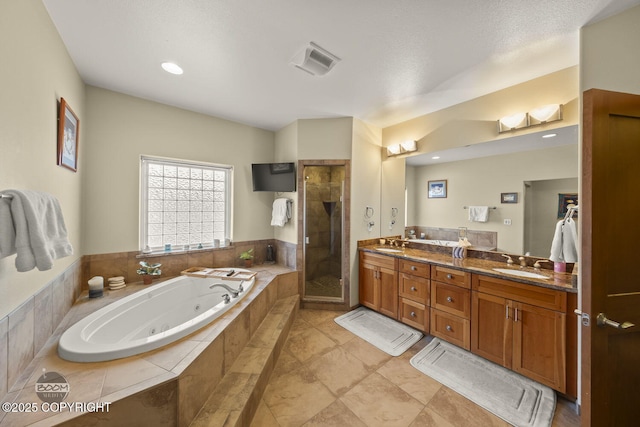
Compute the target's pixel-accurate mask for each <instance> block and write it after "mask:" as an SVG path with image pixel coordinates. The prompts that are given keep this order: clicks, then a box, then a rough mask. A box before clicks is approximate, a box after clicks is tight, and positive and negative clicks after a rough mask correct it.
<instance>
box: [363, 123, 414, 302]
mask: <svg viewBox="0 0 640 427" xmlns="http://www.w3.org/2000/svg"><path fill="white" fill-rule="evenodd" d="M381 140H382V130H381V129H380V128H377V127H375V126H372V125H369V124H367V123H365V122H363V121H361V120H357V119H354V120H353V158H352V161H351V239H350V246H351V251H350V252H351V253H350V256H351V295H350V302H351V306H355V305H357V304H358V251H357V242H358V240H364V239H371V238H374V237H379V236H380V233H381V229H380V221H381V215H380V212H381V210H380V206H381V205H380V197H381V187H380V186H381V179H382V168H381V166H380V161H381ZM397 179H398V180H399V181H404V179H403V178H402V177H401V176H398V177H397ZM403 185H404V184H403ZM367 206H371V207H372V208H373V209H374V215H373V218H371V220H372V221H374V222H375V226H374V227H373V229H372V230H371V231H369V230H368V228H367V221H369V219H365V218H364V212H365V208H366V207H367Z"/></svg>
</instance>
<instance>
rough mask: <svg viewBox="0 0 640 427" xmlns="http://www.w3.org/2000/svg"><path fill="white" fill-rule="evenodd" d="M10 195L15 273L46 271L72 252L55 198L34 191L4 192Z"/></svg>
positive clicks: (60, 210)
mask: <svg viewBox="0 0 640 427" xmlns="http://www.w3.org/2000/svg"><path fill="white" fill-rule="evenodd" d="M2 193H3V194H10V195H13V199H12V200H11V216H12V218H13V224H14V227H15V252H16V253H17V256H16V268H17V269H18V271H20V272H23V271H30V270H33V268H34V267H38V270H40V271H43V270H49V269H51V267H53V260H54V259H58V258H62V257H65V256H68V255H71V254H72V253H73V248H72V247H71V244H70V243H69V239H68V238H67V227H66V226H65V224H64V218H63V217H62V209H60V204H59V203H58V199H56V198H55V197H54V196H52V195H50V194H47V193H41V192H37V191H26V190H24V191H18V190H7V191H3V192H2Z"/></svg>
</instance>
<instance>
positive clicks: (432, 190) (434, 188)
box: [428, 179, 447, 199]
mask: <svg viewBox="0 0 640 427" xmlns="http://www.w3.org/2000/svg"><path fill="white" fill-rule="evenodd" d="M428 185H429V198H430V199H443V198H445V197H447V180H446V179H440V180H438V181H429V182H428Z"/></svg>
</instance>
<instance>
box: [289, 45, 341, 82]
mask: <svg viewBox="0 0 640 427" xmlns="http://www.w3.org/2000/svg"><path fill="white" fill-rule="evenodd" d="M338 61H340V58H338V57H337V56H335V55H334V54H332V53H331V52H329V51H327V50H325V49H323V48H321V47H320V46H318V45H317V44H315V43H313V42H310V43H309V46H307V48H306V49H305V50H303V51H302V52H300V53H299V54H297V55H296V56H295V58H293V60H292V61H291V63H292V64H293V65H294V66H295V67H296V68H299V69H301V70H302V71H306V72H307V73H309V74H311V75H313V76H324V75H325V74H327V73H328V72H329V71H330V70H331V69H332V68H333V66H334V65H336V64H337V63H338Z"/></svg>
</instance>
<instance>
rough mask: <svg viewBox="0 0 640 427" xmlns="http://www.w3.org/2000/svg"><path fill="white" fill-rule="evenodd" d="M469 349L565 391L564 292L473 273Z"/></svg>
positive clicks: (565, 299)
mask: <svg viewBox="0 0 640 427" xmlns="http://www.w3.org/2000/svg"><path fill="white" fill-rule="evenodd" d="M472 289H473V292H472V307H471V312H472V318H471V325H472V328H471V351H472V352H473V353H475V354H477V355H479V356H482V357H484V358H485V359H488V360H491V361H493V362H495V363H498V364H500V365H502V366H504V367H506V368H509V369H512V370H514V371H516V372H518V373H520V374H522V375H525V376H527V377H529V378H531V379H533V380H535V381H538V382H540V383H542V384H546V385H548V386H549V387H552V388H554V389H556V390H558V391H560V392H562V393H564V392H565V391H566V363H565V362H566V325H565V323H566V314H565V313H566V301H567V296H566V293H565V292H561V291H556V290H553V289H548V288H544V287H539V286H531V285H525V284H522V283H517V282H513V281H510V280H504V279H498V278H493V277H488V276H482V275H474V276H473V284H472Z"/></svg>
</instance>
